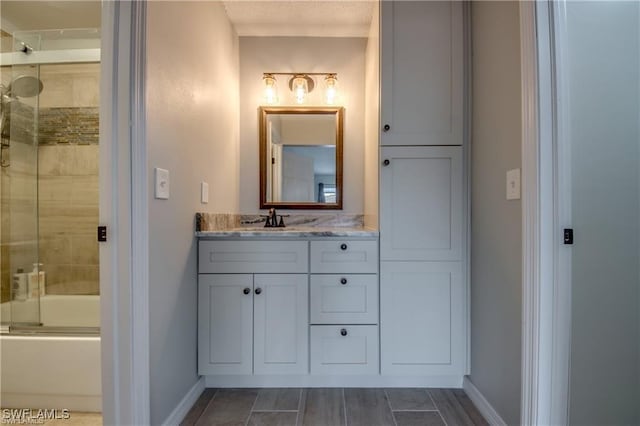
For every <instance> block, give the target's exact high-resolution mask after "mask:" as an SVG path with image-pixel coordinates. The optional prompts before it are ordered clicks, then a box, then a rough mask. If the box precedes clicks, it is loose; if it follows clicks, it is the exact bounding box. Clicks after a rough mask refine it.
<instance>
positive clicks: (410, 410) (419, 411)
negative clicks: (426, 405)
mask: <svg viewBox="0 0 640 426" xmlns="http://www.w3.org/2000/svg"><path fill="white" fill-rule="evenodd" d="M391 411H394V412H395V411H409V412H414V411H415V412H418V413H422V412H430V411H440V410H438V409H437V408H434V409H433V410H412V409H405V410H391Z"/></svg>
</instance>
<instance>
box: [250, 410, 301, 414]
mask: <svg viewBox="0 0 640 426" xmlns="http://www.w3.org/2000/svg"><path fill="white" fill-rule="evenodd" d="M251 412H252V413H297V412H298V410H251Z"/></svg>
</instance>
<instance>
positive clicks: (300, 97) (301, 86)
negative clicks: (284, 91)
mask: <svg viewBox="0 0 640 426" xmlns="http://www.w3.org/2000/svg"><path fill="white" fill-rule="evenodd" d="M292 90H293V94H294V96H295V98H296V103H298V104H303V103H304V101H305V100H306V98H307V93H309V87H308V86H307V80H306V79H305V78H304V77H294V79H293V83H292Z"/></svg>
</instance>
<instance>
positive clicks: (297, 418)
mask: <svg viewBox="0 0 640 426" xmlns="http://www.w3.org/2000/svg"><path fill="white" fill-rule="evenodd" d="M303 389H304V388H300V392H299V393H298V410H297V413H296V426H298V425H299V421H300V410H301V408H302V390H303Z"/></svg>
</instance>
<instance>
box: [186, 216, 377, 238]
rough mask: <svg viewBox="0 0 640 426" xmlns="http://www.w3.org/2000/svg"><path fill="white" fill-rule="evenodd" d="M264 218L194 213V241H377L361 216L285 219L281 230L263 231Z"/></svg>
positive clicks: (372, 230) (292, 217)
mask: <svg viewBox="0 0 640 426" xmlns="http://www.w3.org/2000/svg"><path fill="white" fill-rule="evenodd" d="M264 224H265V216H260V215H233V214H217V213H196V237H198V238H265V237H266V238H305V237H307V238H310V237H354V238H357V237H363V238H367V237H369V238H371V237H378V235H379V232H378V230H377V229H373V228H370V227H366V226H364V217H363V215H345V214H323V215H309V214H306V215H302V214H296V215H290V216H289V215H287V216H286V224H287V226H286V227H285V228H265V227H264Z"/></svg>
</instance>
